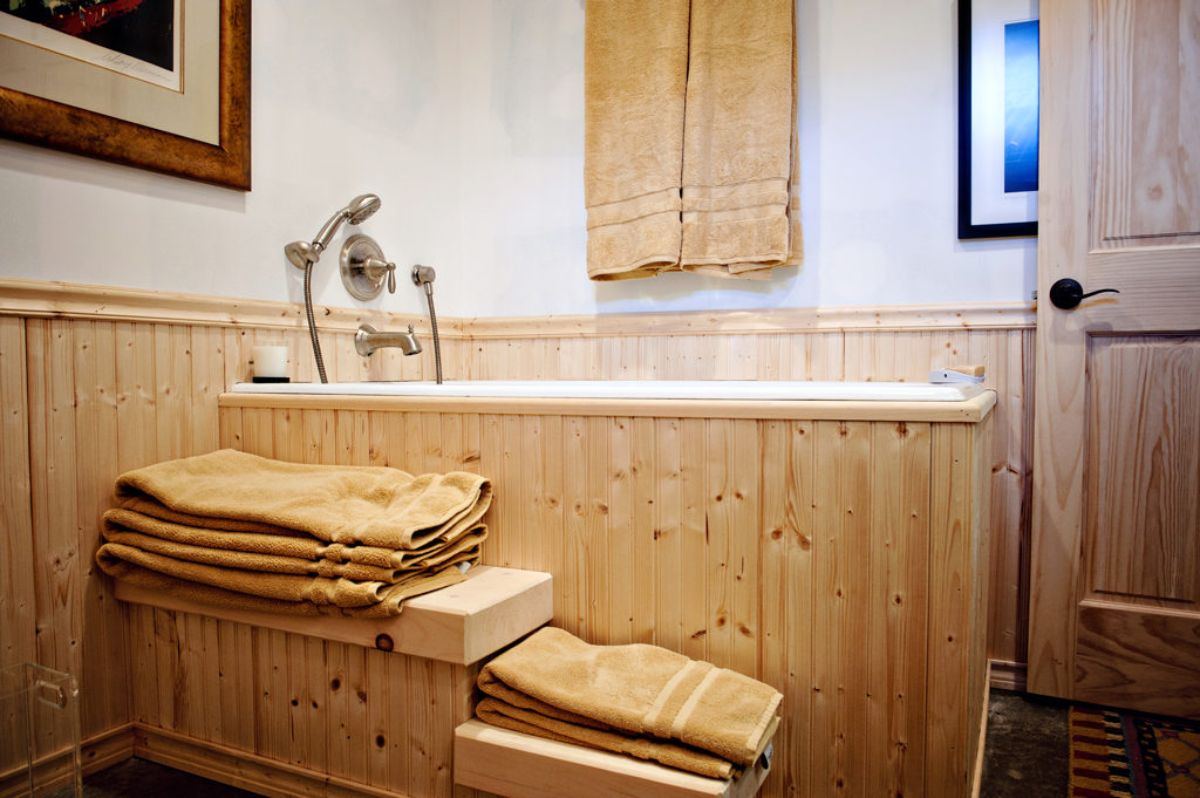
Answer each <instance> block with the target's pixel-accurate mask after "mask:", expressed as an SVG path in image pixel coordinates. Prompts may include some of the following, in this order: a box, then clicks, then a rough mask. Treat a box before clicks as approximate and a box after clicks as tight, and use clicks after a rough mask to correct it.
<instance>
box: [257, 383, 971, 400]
mask: <svg viewBox="0 0 1200 798" xmlns="http://www.w3.org/2000/svg"><path fill="white" fill-rule="evenodd" d="M983 390H984V389H983V388H982V386H980V385H976V384H965V383H964V384H959V383H951V384H933V383H924V382H768V381H754V380H477V381H461V382H459V381H456V382H446V383H443V384H441V385H437V384H435V383H432V382H333V383H326V384H322V383H313V382H292V383H245V382H243V383H237V384H236V385H234V386H233V392H234V393H254V394H291V395H295V394H302V395H318V396H410V397H425V398H436V397H455V398H479V399H629V400H647V399H649V400H655V399H661V400H708V401H738V402H964V401H966V400H968V399H972V398H974V397H976V396H978V395H979V394H980V393H982V391H983Z"/></svg>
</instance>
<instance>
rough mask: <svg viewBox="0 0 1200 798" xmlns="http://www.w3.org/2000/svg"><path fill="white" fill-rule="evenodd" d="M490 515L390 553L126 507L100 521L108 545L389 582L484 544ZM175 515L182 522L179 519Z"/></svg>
mask: <svg viewBox="0 0 1200 798" xmlns="http://www.w3.org/2000/svg"><path fill="white" fill-rule="evenodd" d="M486 510H487V504H486V503H480V504H479V505H478V506H476V507H475V508H474V509H473V510H472V511H471V512H469V513H467V514H466V515H465V516H463V518H461V519H460V520H458V521H456V522H455V523H454V524H453V525H452V526H451V527H450V528H449V529H447V530H446V531H445V532H444V533H443V534H442V535H440V536H439V537H438V538H437V539H435V540H432V541H430V542H428V543H427V544H426V545H424V546H422V547H421V548H419V549H387V548H382V547H379V546H358V545H346V544H343V543H326V542H324V541H321V540H317V539H316V538H312V537H309V536H307V535H299V534H289V535H280V534H265V533H261V532H229V531H225V530H222V529H218V528H215V527H214V526H211V525H210V526H205V527H195V526H187V525H185V524H181V523H177V522H174V521H164V520H162V519H161V518H157V517H155V516H151V515H146V514H145V513H141V512H136V511H133V510H127V509H124V508H114V509H111V510H108V511H106V512H105V513H104V516H103V517H102V519H101V530H102V533H103V535H104V539H105V540H108V541H112V542H115V543H121V542H127V540H126V541H123V540H122V539H120V538H119V537H117V535H119V534H121V533H137V534H139V535H143V536H148V537H152V538H157V539H160V541H161V542H160V543H158V544H156V545H157V546H158V548H156V549H151V550H156V551H160V552H162V553H170V552H169V551H167V550H166V549H163V548H162V545H163V544H166V543H170V544H181V545H184V546H190V547H198V548H203V549H209V550H217V551H220V552H225V553H226V554H228V555H229V556H230V557H233V555H234V554H235V553H237V554H243V553H244V554H246V555H265V556H270V557H276V558H285V559H295V560H298V561H300V562H301V563H306V564H307V566H306V567H303V569H302V570H296V568H300V566H290V568H289V571H288V572H290V573H315V572H316V571H315V570H314V568H316V567H317V564H320V567H329V566H339V567H343V566H344V572H341V573H339V575H341V576H346V577H348V578H351V579H362V580H366V581H370V580H372V579H379V580H384V581H388V580H390V579H391V578H393V577H391V576H388V574H394V573H396V572H399V571H411V570H416V569H422V568H429V567H431V566H434V565H437V564H438V563H439V562H442V561H443V560H444V559H445V555H446V554H447V553H448V552H452V551H454V550H455V547H458V548H459V549H461V548H462V546H463V545H477V544H479V543H482V542H483V539H484V537H485V536H486V530H487V528H486V527H484V526H482V525H481V524H480V523H479V520H480V518H482V517H483V514H484V512H486ZM173 515H174V517H176V518H180V516H179V515H178V514H173ZM205 521H206V523H210V524H211V523H212V522H211V519H205ZM467 539H469V540H468V542H466V543H464V540H467ZM172 556H175V555H172ZM209 556H218V555H209ZM246 562H248V560H246ZM226 564H227V565H229V567H234V568H242V567H247V566H245V565H240V564H238V563H237V561H236V560H235V559H228V560H226ZM351 566H353V567H351ZM368 569H370V570H368Z"/></svg>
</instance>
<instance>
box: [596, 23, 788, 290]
mask: <svg viewBox="0 0 1200 798" xmlns="http://www.w3.org/2000/svg"><path fill="white" fill-rule="evenodd" d="M795 58H796V47H795V9H794V3H793V0H739V2H736V3H731V2H722V0H690V2H684V1H683V0H658V2H654V3H643V2H638V0H589V2H588V4H587V20H586V32H585V69H584V73H585V107H586V119H585V142H584V184H585V191H586V203H587V208H588V275H589V276H590V277H591V278H592V279H594V280H613V279H624V278H630V277H645V276H650V275H653V274H657V273H658V272H662V271H679V270H688V271H700V272H706V273H713V274H718V275H721V276H727V277H747V278H761V277H765V276H767V274H768V273H769V271H770V270H771V269H773V268H776V267H778V266H785V265H794V264H798V263H799V262H800V258H801V251H802V239H801V234H800V214H799V150H798V147H797V144H796V142H797V137H796V97H797V91H796V69H795ZM681 132H682V134H681Z"/></svg>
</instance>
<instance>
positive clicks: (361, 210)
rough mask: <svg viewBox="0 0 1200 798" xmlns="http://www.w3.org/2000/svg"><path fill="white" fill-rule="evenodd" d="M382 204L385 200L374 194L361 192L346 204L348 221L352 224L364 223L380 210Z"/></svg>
mask: <svg viewBox="0 0 1200 798" xmlns="http://www.w3.org/2000/svg"><path fill="white" fill-rule="evenodd" d="M382 204H383V201H382V200H380V199H379V197H377V196H375V195H374V194H359V195H358V196H357V197H355V198H354V199H352V200H350V204H349V205H347V206H346V221H348V222H350V224H362V223H363V222H365V221H366V220H367V219H369V218H370V217H371V215H372V214H373V213H375V211H377V210H379V206H380V205H382Z"/></svg>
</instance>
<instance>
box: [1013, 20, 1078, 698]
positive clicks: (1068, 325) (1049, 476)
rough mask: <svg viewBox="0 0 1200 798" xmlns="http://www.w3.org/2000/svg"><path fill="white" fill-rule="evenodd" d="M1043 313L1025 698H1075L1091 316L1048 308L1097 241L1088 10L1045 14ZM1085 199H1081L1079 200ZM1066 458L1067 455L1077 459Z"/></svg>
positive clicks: (1041, 180)
mask: <svg viewBox="0 0 1200 798" xmlns="http://www.w3.org/2000/svg"><path fill="white" fill-rule="evenodd" d="M1040 15H1041V23H1040V34H1039V35H1040V37H1041V75H1040V95H1041V96H1040V108H1041V132H1040V136H1041V139H1040V150H1041V156H1040V158H1039V164H1040V165H1039V169H1038V216H1039V218H1040V226H1039V231H1040V235H1039V237H1038V248H1037V273H1038V297H1039V302H1038V308H1037V329H1038V336H1037V345H1036V364H1035V379H1034V440H1033V497H1034V506H1033V531H1032V538H1031V546H1030V551H1031V558H1030V568H1031V572H1030V601H1029V659H1028V663H1029V666H1028V682H1027V688H1028V690H1029V691H1030V692H1033V693H1043V694H1046V695H1055V696H1061V697H1064V698H1069V697H1070V696H1071V691H1072V687H1073V684H1074V678H1073V675H1074V672H1075V651H1074V640H1075V626H1076V611H1075V607H1076V605H1077V603H1078V601H1079V599H1081V598H1082V597H1083V595H1082V594H1083V590H1084V584H1083V579H1082V577H1083V574H1082V573H1081V571H1080V569H1079V568H1078V567H1077V564H1078V560H1079V555H1080V552H1081V547H1082V542H1083V529H1084V520H1085V519H1084V515H1083V514H1084V460H1085V452H1086V448H1085V447H1084V446H1083V445H1081V444H1082V442H1083V440H1084V433H1085V427H1086V423H1087V380H1086V368H1087V332H1086V329H1085V325H1086V321H1087V316H1086V311H1085V310H1084V309H1082V308H1080V309H1076V310H1075V311H1062V310H1059V309H1058V308H1056V307H1054V306H1053V305H1052V304H1050V302H1049V301H1048V300H1047V299H1046V298H1047V297H1049V295H1050V285H1051V284H1052V283H1053V282H1054V281H1055V280H1057V279H1059V278H1060V277H1069V276H1078V271H1079V269H1081V268H1083V267H1084V264H1083V263H1081V262H1080V259H1081V258H1083V257H1085V256H1086V253H1087V251H1088V248H1089V240H1088V239H1089V236H1090V232H1091V228H1090V224H1089V208H1090V197H1089V196H1088V193H1087V191H1088V188H1089V184H1090V181H1089V178H1090V173H1091V162H1090V160H1091V137H1092V136H1093V135H1094V131H1093V129H1092V125H1091V123H1090V118H1089V117H1090V103H1089V98H1090V92H1091V77H1092V75H1091V70H1092V62H1091V57H1090V52H1089V50H1090V48H1089V42H1090V38H1091V32H1092V18H1091V0H1055V2H1053V3H1046V4H1044V5H1043V6H1042V8H1041V14H1040ZM1081 191H1082V193H1081ZM1072 450H1073V453H1072V454H1071V455H1070V456H1069V457H1068V456H1067V455H1066V454H1065V453H1066V452H1068V451H1072Z"/></svg>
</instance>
